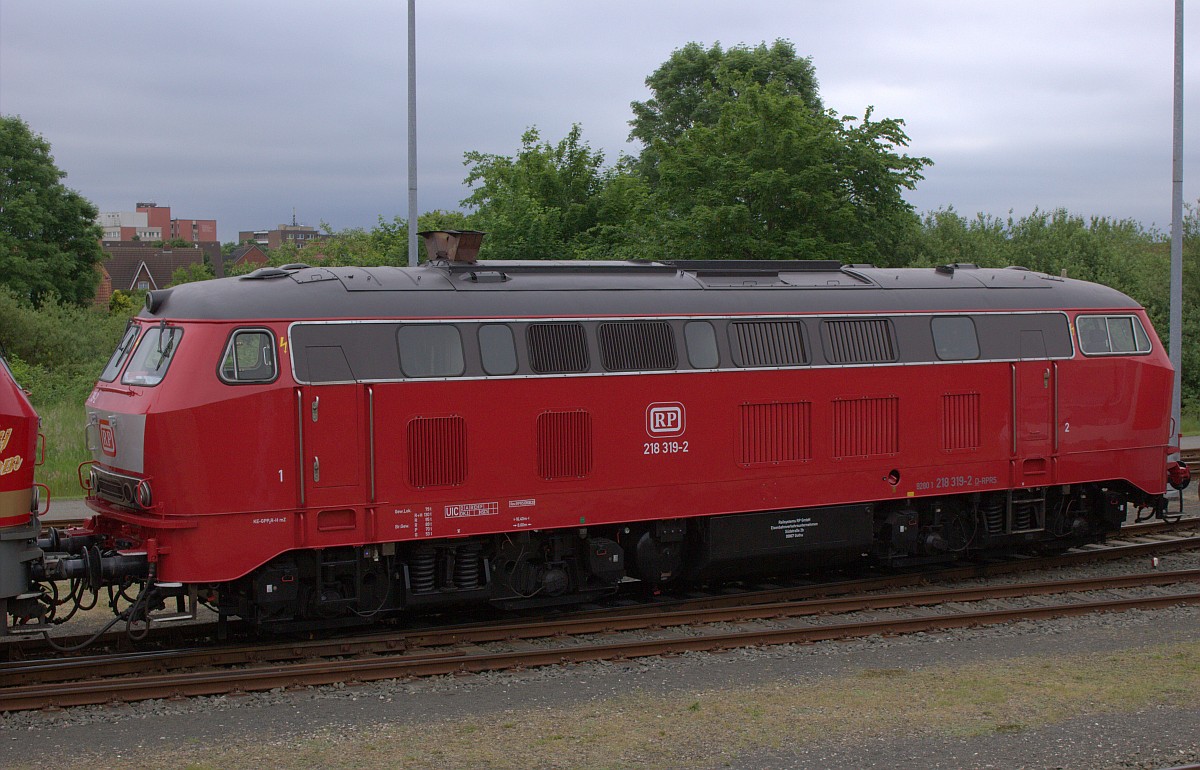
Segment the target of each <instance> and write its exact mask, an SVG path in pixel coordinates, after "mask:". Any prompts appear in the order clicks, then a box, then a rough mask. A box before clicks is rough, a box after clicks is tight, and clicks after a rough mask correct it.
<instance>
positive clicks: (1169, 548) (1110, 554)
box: [0, 517, 1200, 672]
mask: <svg viewBox="0 0 1200 770" xmlns="http://www.w3.org/2000/svg"><path fill="white" fill-rule="evenodd" d="M1192 527H1196V528H1200V517H1188V518H1185V519H1182V520H1180V521H1178V522H1149V523H1145V524H1133V525H1126V526H1125V527H1123V528H1122V530H1121V532H1120V534H1118V535H1115V536H1114V537H1113V539H1112V540H1110V541H1109V543H1106V544H1095V545H1089V546H1084V547H1083V548H1080V549H1075V550H1071V551H1068V552H1066V553H1063V554H1056V555H1053V556H1019V557H1006V558H1004V559H1002V560H995V561H985V562H981V563H978V564H967V565H964V566H956V567H948V568H943V569H939V570H936V571H932V572H928V571H926V572H909V573H901V574H892V575H882V576H878V577H869V578H855V579H850V580H839V581H831V582H821V583H812V584H807V585H802V586H797V587H791V588H771V589H761V590H745V591H740V592H738V593H734V594H720V595H713V596H705V597H699V598H675V597H667V598H664V599H661V600H652V601H648V602H646V603H644V604H641V605H637V606H633V607H628V606H626V607H619V608H615V609H614V608H609V607H601V608H598V609H576V610H572V611H570V613H569V614H568V615H566V616H565V617H568V618H573V617H603V616H610V615H614V614H617V615H619V614H624V613H634V612H643V613H661V612H663V611H664V610H668V609H686V608H693V609H700V608H706V607H728V606H744V605H750V604H762V603H768V602H777V601H795V600H799V599H810V598H817V597H822V596H831V595H840V594H846V593H851V592H866V591H877V590H887V589H894V588H902V587H905V586H913V585H920V584H922V583H930V582H940V581H950V580H964V579H974V578H986V577H994V576H997V575H1008V574H1015V573H1020V572H1030V571H1034V570H1038V569H1054V568H1059V567H1067V566H1073V565H1077V564H1080V563H1087V562H1094V561H1115V560H1118V559H1124V558H1130V557H1137V556H1152V555H1157V554H1163V553H1170V552H1176V551H1184V550H1192V549H1196V548H1200V536H1192V537H1183V538H1170V539H1166V540H1150V541H1148V542H1126V541H1127V540H1128V539H1129V538H1145V537H1154V536H1156V535H1160V534H1163V533H1168V532H1172V531H1177V530H1180V529H1188V528H1192ZM1114 541H1115V543H1123V544H1114ZM560 617H563V616H560ZM215 625H216V624H215V623H201V624H196V625H191V626H179V625H174V626H169V627H168V629H169V633H170V634H171V636H172V637H174V638H175V639H177V640H178V641H177V642H173V643H189V642H193V643H194V640H197V639H202V638H204V637H211V636H212V635H213V633H214V631H215ZM462 625H463V624H460V625H458V626H455V627H462ZM477 625H481V624H474V623H472V624H466V627H474V626H477ZM163 630H164V631H165V630H167V629H163ZM86 638H88V635H86V634H85V635H82V636H64V637H56V641H57V642H58V643H59V644H60V645H62V646H71V645H73V644H78V643H79V642H80V641H83V640H85V639H86ZM124 639H125V637H124V634H123V632H119V631H114V632H109V634H108V635H106V636H105V637H102V638H101V640H100V641H99V643H100V644H105V643H121V642H123V641H124ZM51 652H52V651H51V650H50V649H49V648H48V647H47V646H46V645H45V643H44V642H43V641H42V640H39V639H21V638H17V637H11V638H10V639H6V640H3V641H0V657H7V658H8V659H10V660H12V659H16V660H22V659H30V658H36V657H39V656H44V655H48V654H49V653H51ZM3 665H4V664H3V663H0V672H2V671H3Z"/></svg>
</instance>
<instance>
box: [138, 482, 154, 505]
mask: <svg viewBox="0 0 1200 770" xmlns="http://www.w3.org/2000/svg"><path fill="white" fill-rule="evenodd" d="M137 501H138V505H140V506H142V507H143V508H149V507H150V503H152V502H153V497H152V496H151V494H150V482H148V481H139V482H138V485H137Z"/></svg>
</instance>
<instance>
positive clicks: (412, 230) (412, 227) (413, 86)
mask: <svg viewBox="0 0 1200 770" xmlns="http://www.w3.org/2000/svg"><path fill="white" fill-rule="evenodd" d="M1180 2H1182V0H1180ZM418 261H419V260H418V254H417V0H408V266H409V267H415V266H416V264H417V262H418Z"/></svg>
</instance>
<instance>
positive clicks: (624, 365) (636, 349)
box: [600, 321, 678, 372]
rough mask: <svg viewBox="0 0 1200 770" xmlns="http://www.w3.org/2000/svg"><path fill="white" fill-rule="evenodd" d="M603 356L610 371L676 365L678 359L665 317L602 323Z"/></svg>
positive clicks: (651, 368)
mask: <svg viewBox="0 0 1200 770" xmlns="http://www.w3.org/2000/svg"><path fill="white" fill-rule="evenodd" d="M600 357H601V359H602V360H603V362H604V368H605V369H607V370H608V371H610V372H644V371H651V370H654V369H674V368H675V365H676V363H677V361H678V358H677V357H676V355H675V337H674V335H672V334H671V327H670V325H668V324H667V323H666V322H665V321H631V322H628V323H603V324H600Z"/></svg>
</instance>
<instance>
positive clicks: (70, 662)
mask: <svg viewBox="0 0 1200 770" xmlns="http://www.w3.org/2000/svg"><path fill="white" fill-rule="evenodd" d="M1182 582H1200V570H1180V571H1174V572H1152V573H1143V574H1135V575H1118V576H1106V577H1099V578H1084V579H1079V580H1067V581H1063V580H1055V581H1041V582H1036V583H1012V584H1008V585H1002V586H977V587H969V588H955V589H940V590H931V591H920V592H902V593H893V594H884V595H876V596H854V597H843V598H836V599H815V600H803V601H791V602H787V601H784V602H776V603H771V604H756V605H752V606H749V607H718V608H701V609H688V610H676V611H673V612H666V613H659V614H656V615H653V616H647V615H646V614H644V613H632V614H628V615H625V616H614V617H603V618H573V619H571V618H568V619H561V620H553V621H543V620H534V621H524V622H518V623H508V624H503V625H485V626H479V627H470V628H461V627H460V628H450V629H439V630H434V631H427V632H408V633H399V634H377V635H373V636H370V637H363V638H357V639H343V640H334V641H308V642H293V643H285V644H273V645H263V646H254V647H229V648H221V649H215V650H173V651H162V652H151V653H134V654H118V655H112V656H86V657H79V658H68V659H60V660H40V661H31V662H27V663H8V664H3V665H0V675H2V676H3V678H4V681H5V682H7V683H8V684H9V685H10V686H11V685H22V684H31V683H35V682H42V683H45V682H63V681H71V680H79V679H86V678H93V677H97V676H110V677H111V676H120V675H124V674H136V673H143V672H145V671H146V670H154V671H164V670H166V669H167V668H197V667H206V666H207V667H212V666H231V665H250V664H262V663H267V662H280V661H286V660H297V659H309V658H314V657H339V656H346V655H363V654H379V653H383V654H393V653H396V652H400V651H412V650H413V649H415V648H418V647H438V646H442V647H444V646H448V645H453V644H464V643H468V644H480V643H484V642H494V641H501V640H514V639H537V638H546V637H551V636H563V635H573V636H580V635H584V634H594V633H611V632H615V631H628V630H637V629H645V628H665V627H671V626H682V625H692V624H697V623H702V624H703V623H720V622H742V621H752V620H761V619H764V618H782V617H803V616H811V615H829V614H844V613H849V612H860V611H864V610H878V609H890V608H896V607H914V606H929V605H938V604H950V603H956V602H975V601H989V600H996V599H1005V598H1012V597H1027V596H1039V595H1046V594H1062V593H1078V592H1085V591H1101V590H1108V589H1121V588H1132V587H1141V586H1150V585H1171V584H1178V583H1182ZM0 695H2V692H0Z"/></svg>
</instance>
